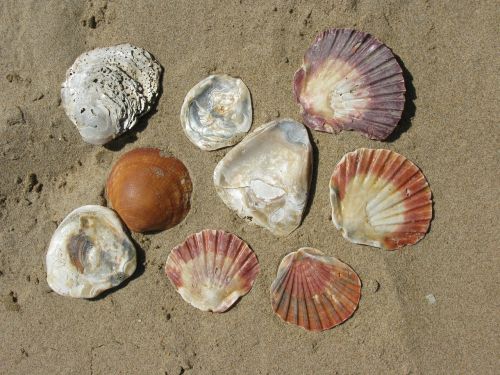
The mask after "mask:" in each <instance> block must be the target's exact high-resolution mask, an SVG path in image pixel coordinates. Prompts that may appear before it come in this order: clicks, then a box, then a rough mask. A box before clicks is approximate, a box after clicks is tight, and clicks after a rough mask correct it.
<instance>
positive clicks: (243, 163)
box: [214, 119, 312, 236]
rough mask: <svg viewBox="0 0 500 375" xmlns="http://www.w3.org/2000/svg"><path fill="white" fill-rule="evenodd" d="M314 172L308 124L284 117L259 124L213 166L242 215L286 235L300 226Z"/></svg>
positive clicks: (219, 186) (219, 187) (227, 199)
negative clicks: (306, 125) (306, 126)
mask: <svg viewBox="0 0 500 375" xmlns="http://www.w3.org/2000/svg"><path fill="white" fill-rule="evenodd" d="M311 172H312V147H311V143H310V141H309V136H308V134H307V131H306V128H305V127H304V125H302V124H300V123H298V122H296V121H294V120H290V119H283V120H276V121H272V122H270V123H267V124H265V125H262V126H260V127H259V128H257V129H255V130H254V131H253V132H252V133H250V134H249V135H248V136H247V137H246V138H245V139H243V141H241V143H240V144H238V145H237V146H235V147H234V148H233V149H232V150H231V151H229V152H228V153H227V154H226V156H225V157H224V158H223V159H222V160H221V161H220V162H219V164H217V166H216V167H215V171H214V184H215V189H216V191H217V193H218V194H219V196H220V197H221V198H222V200H223V201H224V203H225V204H226V205H227V206H228V207H229V208H231V209H233V210H235V211H236V212H237V213H238V215H239V216H240V217H242V218H245V217H250V218H252V221H253V222H254V223H255V224H257V225H260V226H262V227H264V228H266V229H268V230H270V231H271V232H272V233H273V234H275V235H277V236H283V235H287V234H289V233H291V232H292V231H294V230H295V229H296V228H297V227H298V226H299V225H300V222H301V220H302V213H303V211H304V208H305V206H306V203H307V197H308V192H309V185H310V182H311Z"/></svg>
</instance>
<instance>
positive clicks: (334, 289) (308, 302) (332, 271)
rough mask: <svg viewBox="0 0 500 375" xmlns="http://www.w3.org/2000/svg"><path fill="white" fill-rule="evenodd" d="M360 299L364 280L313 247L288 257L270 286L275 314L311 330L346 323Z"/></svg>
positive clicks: (349, 268)
mask: <svg viewBox="0 0 500 375" xmlns="http://www.w3.org/2000/svg"><path fill="white" fill-rule="evenodd" d="M360 297H361V281H360V279H359V277H358V275H357V274H356V272H354V271H353V270H352V268H351V267H349V266H348V265H347V264H345V263H343V262H341V261H340V260H338V259H336V258H334V257H330V256H327V255H324V254H323V253H322V252H321V251H319V250H316V249H313V248H310V247H304V248H301V249H299V250H298V251H295V252H293V253H290V254H288V255H286V256H285V257H284V258H283V260H282V261H281V264H280V266H279V268H278V274H277V276H276V279H275V280H274V281H273V283H272V285H271V304H272V307H273V310H274V312H275V313H276V315H278V316H279V317H280V318H281V319H283V320H284V321H285V322H287V323H292V324H296V325H298V326H299V327H302V328H304V329H306V330H308V331H323V330H326V329H330V328H332V327H335V326H336V325H339V324H340V323H343V322H344V321H346V320H347V319H349V318H350V317H351V316H352V314H354V311H355V310H356V308H357V307H358V303H359V299H360Z"/></svg>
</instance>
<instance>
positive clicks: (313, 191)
mask: <svg viewBox="0 0 500 375" xmlns="http://www.w3.org/2000/svg"><path fill="white" fill-rule="evenodd" d="M306 130H307V134H308V136H309V140H310V141H311V148H312V156H313V162H312V172H311V185H310V186H309V195H308V197H307V203H306V207H305V208H304V214H303V215H302V221H301V222H300V224H301V225H302V223H303V222H304V219H305V218H306V216H307V215H309V211H311V206H312V204H313V202H314V197H315V195H316V185H317V182H318V166H319V149H318V146H317V145H316V143H314V138H313V137H312V135H311V129H309V128H307V127H306Z"/></svg>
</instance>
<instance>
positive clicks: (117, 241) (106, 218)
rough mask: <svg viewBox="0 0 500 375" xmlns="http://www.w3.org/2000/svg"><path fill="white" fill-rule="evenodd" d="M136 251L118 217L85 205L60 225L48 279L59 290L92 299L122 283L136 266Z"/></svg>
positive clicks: (50, 252)
mask: <svg viewBox="0 0 500 375" xmlns="http://www.w3.org/2000/svg"><path fill="white" fill-rule="evenodd" d="M136 263H137V261H136V252H135V247H134V245H133V244H132V242H131V241H130V240H129V238H128V237H127V234H126V233H125V232H124V230H123V227H122V223H121V222H120V219H118V216H116V214H115V213H114V212H113V211H112V210H110V209H109V208H106V207H101V206H93V205H89V206H82V207H80V208H77V209H76V210H74V211H72V212H71V213H70V214H69V215H68V216H66V218H65V219H64V220H63V221H62V222H61V224H59V226H58V227H57V229H56V231H55V232H54V235H53V236H52V239H51V240H50V244H49V248H48V250H47V256H46V266H47V282H48V284H49V286H50V287H51V288H52V290H54V291H55V292H56V293H58V294H61V295H63V296H70V297H77V298H92V297H95V296H97V295H98V294H99V293H101V292H103V291H105V290H106V289H109V288H112V287H114V286H117V285H119V284H120V283H121V282H122V281H124V280H125V279H127V278H128V277H130V276H131V275H132V274H133V273H134V271H135V268H136Z"/></svg>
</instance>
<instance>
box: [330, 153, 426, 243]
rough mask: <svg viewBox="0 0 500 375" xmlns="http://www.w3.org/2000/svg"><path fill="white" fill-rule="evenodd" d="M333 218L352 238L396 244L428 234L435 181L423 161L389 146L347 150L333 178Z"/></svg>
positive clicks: (331, 188) (331, 194)
mask: <svg viewBox="0 0 500 375" xmlns="http://www.w3.org/2000/svg"><path fill="white" fill-rule="evenodd" d="M330 201H331V204H332V220H333V223H334V224H335V226H336V227H337V229H340V230H341V231H342V234H343V236H344V237H345V238H346V239H348V240H349V241H351V242H354V243H359V244H363V245H370V246H376V247H381V248H385V249H387V250H394V249H398V248H400V247H403V246H405V245H412V244H414V243H416V242H418V241H419V240H420V239H422V238H423V237H424V236H425V233H427V230H428V229H429V224H430V221H431V219H432V199H431V190H430V188H429V184H428V183H427V180H426V179H425V176H424V175H423V173H422V172H421V171H420V169H418V167H417V166H416V165H415V164H413V163H412V162H411V161H409V160H408V159H406V158H405V157H404V156H402V155H399V154H397V153H396V152H393V151H389V150H381V149H379V150H372V149H366V148H361V149H358V150H356V151H354V152H349V153H348V154H346V155H344V157H343V158H342V159H341V160H340V162H339V163H338V164H337V166H336V167H335V170H334V172H333V175H332V178H331V180H330Z"/></svg>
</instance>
